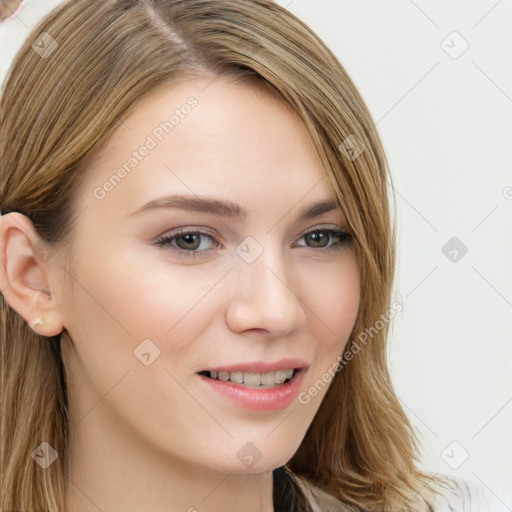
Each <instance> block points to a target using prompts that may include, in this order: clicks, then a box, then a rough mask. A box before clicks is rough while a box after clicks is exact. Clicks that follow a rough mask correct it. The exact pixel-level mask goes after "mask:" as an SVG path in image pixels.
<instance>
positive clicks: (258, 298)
mask: <svg viewBox="0 0 512 512" xmlns="http://www.w3.org/2000/svg"><path fill="white" fill-rule="evenodd" d="M278 252H279V251H278V250H276V251H275V252H273V251H271V250H270V249H269V248H265V250H264V251H263V253H262V254H261V255H260V256H259V257H258V258H257V259H256V260H255V261H253V262H252V263H247V262H246V261H244V260H243V259H242V258H240V259H239V260H237V262H236V268H235V271H234V272H232V276H231V279H232V281H231V286H232V290H231V293H230V300H229V303H228V306H227V312H226V322H227V324H228V326H229V328H230V329H231V330H232V331H234V332H243V331H246V330H264V331H266V333H268V335H269V336H272V337H282V336H286V335H289V334H290V333H291V332H293V331H294V330H297V329H299V328H300V327H302V326H303V325H304V323H305V321H306V314H305V310H304V308H305V305H304V303H303V302H302V300H301V297H300V290H299V289H298V285H300V283H298V282H297V280H296V279H293V276H292V269H290V268H289V265H287V263H286V262H285V261H284V258H283V255H282V254H281V255H277V253H278ZM294 285H295V286H294Z"/></svg>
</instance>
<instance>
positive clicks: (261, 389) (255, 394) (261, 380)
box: [198, 358, 309, 411]
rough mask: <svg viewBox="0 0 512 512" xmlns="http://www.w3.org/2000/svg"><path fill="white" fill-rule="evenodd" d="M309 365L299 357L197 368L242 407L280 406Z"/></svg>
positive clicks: (294, 391)
mask: <svg viewBox="0 0 512 512" xmlns="http://www.w3.org/2000/svg"><path fill="white" fill-rule="evenodd" d="M308 368H309V365H308V364H307V363H306V362H305V361H304V360H302V359H296V358H288V359H281V360H279V361H275V362H264V361H257V362H252V363H235V364H229V365H223V366H215V367H212V368H208V369H205V370H202V371H200V372H198V375H199V376H200V377H201V380H202V381H203V382H204V383H205V384H207V385H208V387H209V388H210V389H213V390H214V391H216V392H217V393H219V394H220V395H222V396H224V397H225V398H227V399H228V400H229V401H231V402H233V403H235V404H236V405H238V406H241V407H243V408H247V409H252V410H256V411H263V410H267V411H269V410H279V409H283V408H285V407H287V406H288V405H290V404H291V403H292V401H293V400H294V398H295V396H296V395H297V393H298V391H299V390H300V387H301V383H302V381H303V378H304V374H305V373H306V371H307V369H308Z"/></svg>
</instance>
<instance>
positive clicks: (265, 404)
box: [199, 368, 306, 411]
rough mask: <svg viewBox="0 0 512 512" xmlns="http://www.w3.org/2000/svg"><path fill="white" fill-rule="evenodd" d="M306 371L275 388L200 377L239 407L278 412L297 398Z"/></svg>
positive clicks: (303, 370) (302, 370)
mask: <svg viewBox="0 0 512 512" xmlns="http://www.w3.org/2000/svg"><path fill="white" fill-rule="evenodd" d="M305 373H306V370H305V369H304V368H301V369H300V370H299V371H298V372H297V373H296V374H295V375H294V376H293V377H292V379H291V380H290V381H289V382H287V383H286V384H281V385H279V386H276V387H274V388H251V387H249V386H244V385H243V384H236V383H234V382H230V381H223V380H219V379H211V378H210V377H206V376H204V375H199V377H200V378H201V380H202V381H203V382H205V383H206V384H207V385H209V386H211V388H212V389H214V390H215V391H217V392H218V393H219V394H221V395H223V396H225V397H226V398H228V399H229V400H231V401H232V402H233V403H235V404H236V405H238V406H239V407H243V408H245V409H250V410H252V411H278V410H280V409H284V408H285V407H288V406H289V405H290V404H291V403H292V402H293V400H294V399H295V397H296V396H297V394H298V392H299V390H300V387H301V385H302V381H303V379H304V374H305Z"/></svg>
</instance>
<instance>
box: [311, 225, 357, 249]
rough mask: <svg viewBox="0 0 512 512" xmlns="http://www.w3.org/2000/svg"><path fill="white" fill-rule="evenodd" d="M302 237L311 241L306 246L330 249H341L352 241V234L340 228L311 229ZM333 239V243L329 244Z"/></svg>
mask: <svg viewBox="0 0 512 512" xmlns="http://www.w3.org/2000/svg"><path fill="white" fill-rule="evenodd" d="M302 238H304V239H305V240H309V242H310V243H309V244H307V245H306V247H309V248H311V249H319V250H325V251H329V250H331V249H333V250H334V249H341V248H342V247H344V246H345V245H346V244H348V243H350V241H351V240H352V235H350V234H349V233H347V232H346V231H342V230H339V229H316V230H314V231H309V232H308V233H306V234H305V235H303V237H302ZM331 240H333V243H331V244H329V242H330V241H331Z"/></svg>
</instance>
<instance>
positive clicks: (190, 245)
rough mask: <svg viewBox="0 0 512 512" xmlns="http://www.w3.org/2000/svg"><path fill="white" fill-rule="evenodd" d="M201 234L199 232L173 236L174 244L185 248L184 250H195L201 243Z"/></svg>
mask: <svg viewBox="0 0 512 512" xmlns="http://www.w3.org/2000/svg"><path fill="white" fill-rule="evenodd" d="M202 236H203V235H201V234H199V233H187V234H185V235H181V236H177V237H175V238H174V240H176V245H177V246H178V248H179V249H185V250H191V251H193V250H195V249H197V248H198V247H199V245H201V237H202ZM180 240H181V241H184V243H183V244H181V243H180Z"/></svg>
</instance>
